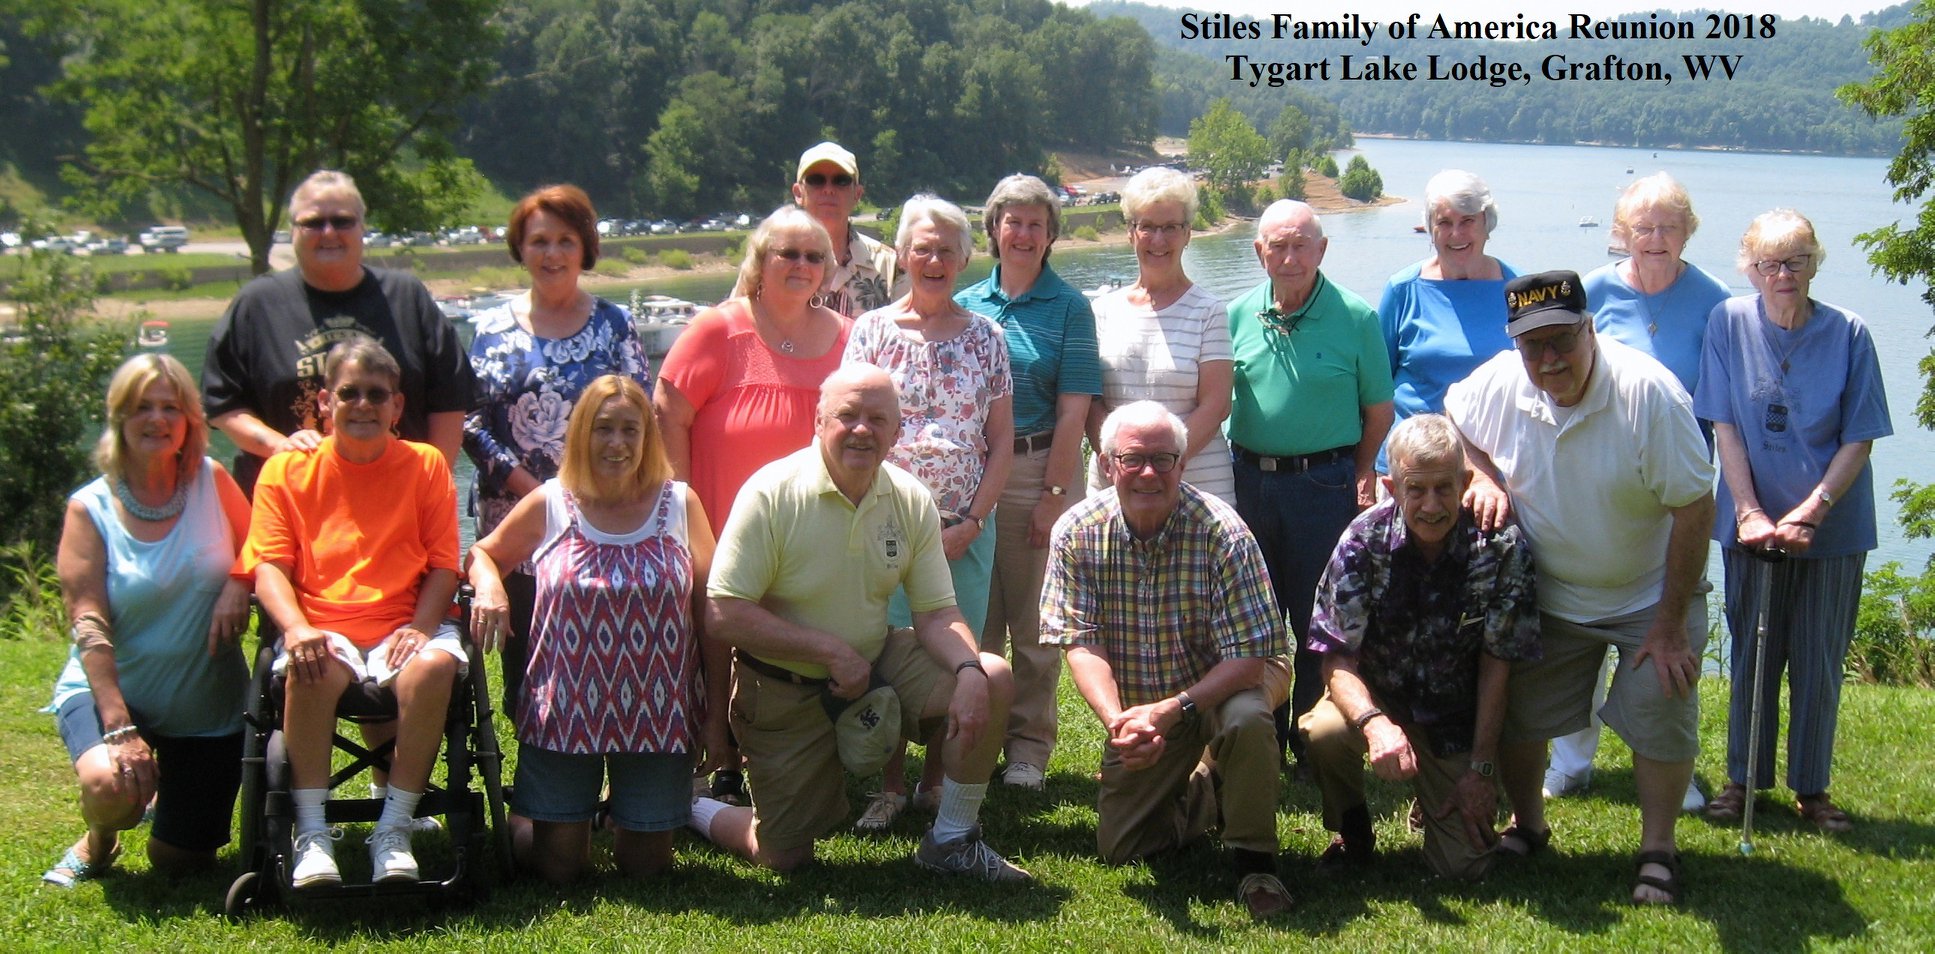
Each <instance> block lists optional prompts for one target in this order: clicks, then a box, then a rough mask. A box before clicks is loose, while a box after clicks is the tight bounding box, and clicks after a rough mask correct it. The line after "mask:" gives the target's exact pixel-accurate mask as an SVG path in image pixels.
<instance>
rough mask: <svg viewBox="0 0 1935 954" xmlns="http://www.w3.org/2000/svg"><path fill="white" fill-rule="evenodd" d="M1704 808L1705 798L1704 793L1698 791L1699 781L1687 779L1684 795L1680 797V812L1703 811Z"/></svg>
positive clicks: (1705, 805)
mask: <svg viewBox="0 0 1935 954" xmlns="http://www.w3.org/2000/svg"><path fill="white" fill-rule="evenodd" d="M1706 807H1707V796H1706V794H1705V793H1704V792H1702V791H1700V780H1699V779H1688V780H1687V783H1686V794H1685V795H1683V796H1681V797H1680V811H1683V812H1698V811H1705V810H1706Z"/></svg>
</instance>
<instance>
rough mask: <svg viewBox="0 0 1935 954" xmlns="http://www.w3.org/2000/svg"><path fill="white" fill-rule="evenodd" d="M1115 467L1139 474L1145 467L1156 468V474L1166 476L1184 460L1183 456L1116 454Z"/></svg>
mask: <svg viewBox="0 0 1935 954" xmlns="http://www.w3.org/2000/svg"><path fill="white" fill-rule="evenodd" d="M1111 456H1113V457H1114V458H1115V466H1117V467H1120V468H1122V469H1123V470H1126V471H1128V472H1129V473H1132V474H1133V473H1138V472H1140V471H1141V470H1142V468H1144V467H1154V468H1155V469H1156V473H1158V474H1166V473H1169V472H1170V471H1172V470H1175V469H1176V462H1177V461H1179V460H1182V455H1181V454H1114V455H1111Z"/></svg>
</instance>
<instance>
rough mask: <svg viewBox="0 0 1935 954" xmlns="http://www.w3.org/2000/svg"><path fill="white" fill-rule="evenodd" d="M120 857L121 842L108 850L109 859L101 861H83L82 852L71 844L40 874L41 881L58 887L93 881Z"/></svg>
mask: <svg viewBox="0 0 1935 954" xmlns="http://www.w3.org/2000/svg"><path fill="white" fill-rule="evenodd" d="M76 844H78V843H76ZM119 857H121V845H120V843H119V842H116V843H115V845H114V850H112V851H110V852H108V856H107V860H106V861H99V862H96V861H82V860H81V856H80V853H79V852H77V851H75V850H74V847H73V846H69V847H68V849H67V853H66V854H64V855H61V856H60V860H59V861H57V862H54V866H53V867H52V868H49V869H47V873H46V874H43V875H41V876H40V881H41V883H42V884H51V885H53V886H54V887H56V888H72V887H74V886H75V885H77V884H80V883H81V882H83V881H92V880H94V879H96V878H99V877H100V876H102V875H104V874H107V871H108V869H109V868H111V867H113V866H114V859H116V858H119Z"/></svg>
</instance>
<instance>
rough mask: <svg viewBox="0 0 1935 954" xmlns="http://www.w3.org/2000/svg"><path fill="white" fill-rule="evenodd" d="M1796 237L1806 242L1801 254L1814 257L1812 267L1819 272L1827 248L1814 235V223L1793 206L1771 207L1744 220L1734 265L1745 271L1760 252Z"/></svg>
mask: <svg viewBox="0 0 1935 954" xmlns="http://www.w3.org/2000/svg"><path fill="white" fill-rule="evenodd" d="M1796 240H1803V241H1805V242H1806V243H1807V251H1806V252H1805V253H1804V254H1807V255H1812V256H1813V257H1814V269H1815V270H1816V271H1819V270H1820V268H1821V263H1822V262H1825V261H1827V249H1825V248H1822V247H1821V240H1820V239H1819V238H1818V237H1816V236H1815V234H1814V223H1813V222H1810V221H1808V220H1807V216H1805V215H1802V214H1800V213H1799V212H1796V211H1794V210H1793V209H1772V210H1770V211H1767V212H1762V213H1760V214H1759V215H1756V216H1754V220H1753V221H1752V222H1749V223H1747V232H1746V234H1744V235H1742V236H1740V254H1739V256H1738V257H1737V258H1736V259H1735V260H1734V264H1735V265H1737V266H1739V268H1740V270H1741V271H1742V272H1746V271H1748V270H1750V269H1752V268H1753V267H1754V261H1755V260H1756V259H1758V258H1759V257H1760V255H1761V253H1763V252H1765V251H1767V250H1768V249H1771V248H1775V247H1777V246H1781V245H1787V244H1789V243H1791V242H1794V241H1796Z"/></svg>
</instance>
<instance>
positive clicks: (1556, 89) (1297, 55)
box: [1088, 2, 1909, 155]
mask: <svg viewBox="0 0 1935 954" xmlns="http://www.w3.org/2000/svg"><path fill="white" fill-rule="evenodd" d="M1186 6H1187V5H1186V4H1184V5H1179V8H1177V9H1171V8H1168V7H1156V6H1149V5H1146V4H1140V3H1122V2H1101V3H1095V4H1091V5H1090V6H1089V7H1088V9H1089V10H1091V11H1093V12H1094V13H1095V14H1097V15H1098V16H1127V17H1131V18H1133V19H1135V20H1136V21H1137V22H1139V23H1141V24H1142V25H1143V26H1144V27H1145V28H1146V29H1147V30H1148V31H1149V33H1150V35H1151V36H1152V37H1153V38H1154V40H1155V41H1156V42H1157V43H1158V44H1160V45H1162V46H1164V47H1166V48H1167V51H1166V52H1165V53H1164V55H1161V56H1158V58H1157V63H1158V64H1159V66H1160V69H1159V70H1158V73H1157V78H1156V82H1157V86H1158V88H1159V89H1160V90H1161V91H1162V93H1161V102H1162V107H1163V109H1162V115H1161V118H1160V120H1159V123H1158V125H1159V128H1161V129H1162V130H1164V131H1165V132H1167V131H1170V130H1173V129H1175V128H1178V127H1179V126H1181V127H1186V126H1187V125H1188V122H1189V119H1190V117H1191V116H1194V115H1196V114H1197V113H1198V112H1200V110H1201V109H1202V108H1203V107H1204V106H1206V105H1207V103H1208V101H1209V100H1210V99H1214V98H1216V97H1219V96H1228V97H1230V98H1231V99H1232V101H1233V102H1235V103H1236V104H1237V105H1238V107H1239V108H1241V109H1243V111H1244V112H1245V113H1247V114H1248V115H1249V116H1250V117H1251V119H1252V120H1254V121H1256V122H1259V123H1262V122H1266V121H1268V118H1269V117H1271V116H1273V115H1275V114H1276V111H1277V109H1278V108H1279V107H1280V106H1281V105H1282V103H1283V102H1284V101H1285V100H1286V98H1289V99H1291V101H1295V98H1296V97H1320V98H1322V99H1324V100H1327V101H1329V102H1332V103H1335V104H1336V105H1337V107H1338V109H1340V110H1341V112H1342V116H1343V118H1344V119H1345V120H1347V121H1348V122H1349V124H1350V126H1351V127H1352V128H1354V129H1355V130H1356V131H1358V132H1360V133H1388V134H1392V135H1399V136H1409V137H1417V138H1429V139H1471V140H1487V141H1499V142H1542V143H1587V142H1590V143H1607V144H1612V145H1632V146H1652V147H1666V146H1694V147H1719V148H1733V149H1756V150H1796V151H1808V152H1825V153H1838V154H1848V155H1891V154H1893V153H1894V151H1895V150H1896V149H1897V148H1899V146H1900V126H1899V124H1898V123H1885V122H1875V121H1872V120H1870V119H1868V118H1867V117H1865V116H1863V115H1861V114H1860V113H1858V112H1856V111H1854V110H1851V109H1849V108H1847V107H1846V106H1844V105H1842V104H1841V103H1839V102H1837V101H1836V100H1835V98H1834V90H1835V88H1836V87H1838V86H1840V85H1841V84H1843V83H1848V82H1857V81H1860V80H1863V79H1866V78H1867V77H1869V76H1870V75H1872V74H1873V72H1874V71H1873V68H1872V67H1871V66H1870V65H1869V63H1868V55H1867V51H1866V49H1865V48H1863V46H1862V41H1863V40H1864V39H1866V37H1867V36H1868V34H1869V33H1870V32H1872V31H1873V29H1874V28H1875V27H1878V26H1879V27H1888V26H1895V25H1899V24H1900V23H1902V22H1905V21H1906V19H1907V18H1908V12H1907V11H1908V9H1909V8H1908V6H1907V5H1905V4H1904V5H1902V6H1898V7H1893V8H1890V9H1888V10H1884V11H1880V12H1878V13H1875V14H1871V15H1869V16H1866V17H1863V18H1862V19H1861V20H1860V21H1855V20H1853V19H1852V18H1849V17H1845V16H1844V17H1842V18H1841V19H1840V20H1839V21H1838V22H1836V21H1828V20H1821V19H1812V18H1803V19H1800V20H1781V21H1779V22H1778V23H1776V24H1775V29H1774V30H1773V33H1774V35H1773V36H1772V37H1767V36H1755V37H1753V38H1746V37H1740V38H1737V39H1733V40H1725V39H1720V40H1711V39H1707V38H1706V30H1707V23H1706V21H1705V19H1704V16H1703V11H1684V12H1677V13H1670V12H1667V11H1664V10H1662V11H1659V15H1660V18H1661V19H1663V20H1666V19H1672V20H1686V21H1691V22H1694V23H1695V24H1696V25H1697V27H1698V29H1697V30H1696V34H1697V36H1696V38H1695V39H1693V40H1613V39H1603V40H1602V39H1577V40H1575V39H1569V38H1563V37H1564V36H1565V34H1566V33H1567V32H1568V28H1569V26H1570V19H1569V16H1568V15H1567V14H1566V13H1564V12H1562V10H1560V8H1554V11H1559V12H1553V11H1545V12H1541V11H1535V10H1530V9H1528V10H1527V17H1528V18H1546V17H1549V18H1551V19H1553V20H1555V21H1557V22H1558V23H1559V25H1560V26H1561V37H1562V38H1561V39H1558V40H1539V41H1535V42H1513V41H1486V40H1445V39H1438V40H1434V39H1429V38H1426V37H1423V36H1420V37H1419V38H1418V39H1416V40H1408V39H1407V40H1399V41H1396V42H1393V41H1391V40H1390V39H1389V38H1387V37H1385V36H1382V35H1381V34H1380V35H1379V36H1378V37H1377V38H1376V39H1374V40H1372V42H1371V43H1370V44H1369V45H1367V46H1359V45H1358V43H1357V42H1356V41H1355V40H1350V41H1330V42H1317V41H1306V42H1303V43H1292V42H1290V41H1288V40H1285V41H1278V42H1271V41H1259V40H1214V39H1184V38H1183V37H1182V33H1183V30H1182V29H1181V28H1180V21H1179V18H1180V16H1181V14H1182V12H1183V9H1182V8H1186ZM1437 6H1438V7H1440V8H1445V9H1447V10H1452V9H1454V8H1455V5H1453V4H1439V5H1437ZM1284 9H1285V10H1286V11H1288V10H1292V8H1291V7H1290V6H1288V5H1286V6H1285V7H1284ZM1420 9H1424V6H1421V7H1420ZM1299 12H1300V11H1299ZM1311 12H1312V15H1313V16H1316V15H1318V11H1315V10H1313V11H1311ZM1324 15H1326V16H1341V15H1342V11H1341V10H1340V11H1338V12H1337V13H1335V14H1328V13H1327V14H1324ZM1429 16H1430V14H1427V17H1429ZM1446 18H1447V19H1448V20H1452V21H1456V20H1458V19H1461V18H1463V19H1471V18H1470V17H1464V16H1463V15H1461V14H1457V13H1455V12H1447V14H1446ZM1621 19H1625V20H1640V21H1647V20H1648V19H1649V18H1648V16H1647V15H1646V14H1631V15H1628V16H1626V17H1622V18H1621ZM1266 22H1267V21H1266ZM1231 53H1237V54H1245V55H1248V56H1250V57H1253V58H1258V59H1275V60H1298V59H1314V58H1316V57H1318V56H1325V55H1333V54H1337V53H1350V54H1352V55H1353V56H1354V57H1356V58H1357V62H1359V63H1362V62H1365V61H1368V60H1372V59H1375V58H1377V57H1380V56H1383V55H1385V54H1389V55H1391V56H1392V57H1393V58H1395V59H1399V60H1406V61H1413V62H1423V61H1425V59H1426V58H1427V57H1429V56H1431V55H1432V54H1438V55H1439V56H1440V57H1441V59H1442V60H1443V61H1444V62H1446V63H1450V62H1454V61H1456V62H1464V63H1472V62H1476V61H1478V60H1479V58H1480V57H1483V58H1485V59H1486V61H1487V62H1488V63H1494V64H1495V63H1519V64H1523V65H1524V66H1525V67H1526V69H1527V71H1528V72H1529V73H1531V74H1534V75H1537V74H1538V73H1539V67H1540V65H1541V63H1542V61H1543V60H1544V59H1545V58H1546V57H1548V56H1551V55H1553V54H1558V55H1561V56H1563V57H1564V58H1565V59H1566V61H1568V62H1569V63H1595V64H1596V63H1603V62H1604V60H1605V57H1606V56H1607V55H1609V54H1610V55H1614V56H1617V57H1619V58H1620V59H1621V60H1622V61H1624V62H1628V63H1632V62H1648V61H1657V62H1661V63H1663V64H1666V65H1669V66H1671V67H1673V68H1675V69H1676V70H1678V69H1680V68H1681V63H1682V60H1681V57H1682V56H1683V55H1691V56H1707V57H1713V56H1719V55H1730V56H1738V57H1739V59H1738V60H1737V61H1734V62H1735V63H1736V64H1737V73H1736V75H1735V76H1734V77H1733V78H1732V79H1731V80H1719V79H1709V80H1704V81H1697V82H1696V81H1691V80H1688V79H1686V78H1685V77H1684V76H1681V77H1680V78H1678V79H1676V81H1674V82H1672V83H1671V84H1660V83H1648V82H1619V81H1606V82H1589V81H1583V80H1569V81H1549V80H1546V79H1544V78H1543V77H1540V78H1538V79H1534V80H1533V81H1532V82H1529V83H1526V84H1524V85H1519V84H1508V85H1505V86H1502V87H1494V86H1491V85H1488V84H1486V83H1483V82H1476V83H1474V82H1426V81H1411V82H1365V81H1362V80H1344V79H1343V78H1341V77H1340V76H1338V75H1336V74H1335V73H1334V72H1333V74H1332V76H1331V78H1330V79H1329V80H1328V81H1325V80H1322V79H1318V80H1308V81H1299V82H1291V83H1288V84H1287V85H1285V86H1282V87H1278V88H1271V87H1269V86H1268V85H1259V86H1257V87H1251V86H1250V85H1249V83H1248V80H1247V79H1245V80H1242V81H1232V80H1231V79H1230V77H1231V66H1230V64H1229V63H1228V62H1227V61H1226V60H1225V59H1224V56H1226V55H1227V54H1231Z"/></svg>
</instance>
